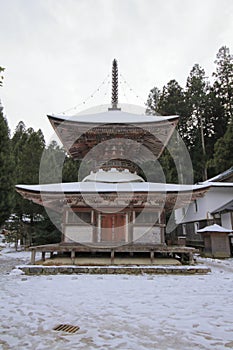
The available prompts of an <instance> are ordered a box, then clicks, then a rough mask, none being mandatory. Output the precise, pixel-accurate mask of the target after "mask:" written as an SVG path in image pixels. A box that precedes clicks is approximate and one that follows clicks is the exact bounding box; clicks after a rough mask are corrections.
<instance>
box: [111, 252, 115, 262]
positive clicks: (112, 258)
mask: <svg viewBox="0 0 233 350" xmlns="http://www.w3.org/2000/svg"><path fill="white" fill-rule="evenodd" d="M114 257H115V251H114V249H112V250H111V264H114Z"/></svg>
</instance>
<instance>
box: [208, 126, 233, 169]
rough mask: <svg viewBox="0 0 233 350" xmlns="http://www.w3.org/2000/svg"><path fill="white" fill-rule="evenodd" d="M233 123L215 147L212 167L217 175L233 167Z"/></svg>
mask: <svg viewBox="0 0 233 350" xmlns="http://www.w3.org/2000/svg"><path fill="white" fill-rule="evenodd" d="M232 140H233V121H231V122H230V124H229V125H228V127H227V131H226V133H225V135H224V136H223V137H221V138H220V139H219V140H218V141H217V142H216V144H215V147H214V159H213V161H212V165H213V166H214V168H215V173H216V174H218V173H221V172H223V171H225V170H227V169H228V168H230V167H232V165H233V142H232Z"/></svg>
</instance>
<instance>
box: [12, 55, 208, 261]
mask: <svg viewBox="0 0 233 350" xmlns="http://www.w3.org/2000/svg"><path fill="white" fill-rule="evenodd" d="M48 118H49V121H50V123H51V125H52V127H53V128H54V130H55V132H56V134H57V135H58V137H59V139H60V140H61V142H62V144H63V145H64V147H65V149H66V150H67V152H68V154H69V155H70V156H71V157H72V158H73V159H74V160H80V161H82V162H85V163H87V164H89V165H90V164H91V172H90V173H89V175H87V176H86V177H85V178H84V179H82V181H79V182H75V183H55V184H39V185H17V186H16V190H17V191H18V192H19V193H20V194H21V195H22V196H23V197H24V198H26V199H29V200H31V201H33V202H35V203H37V204H40V205H43V206H44V207H45V208H46V207H47V208H52V209H53V210H55V211H57V212H60V213H61V215H62V241H61V243H60V244H54V245H45V246H37V247H32V248H31V249H32V263H34V262H35V254H36V252H37V251H40V252H42V258H43V259H44V257H45V252H50V253H51V254H53V253H54V252H70V253H71V258H72V260H73V262H74V261H75V257H76V256H77V255H79V254H82V253H83V252H85V253H93V252H95V253H96V252H105V253H109V254H110V256H111V262H112V263H114V258H115V256H116V254H118V253H121V254H122V253H124V254H129V255H130V256H132V255H133V254H134V253H135V254H136V253H142V252H143V253H145V254H147V253H148V254H149V256H150V259H151V262H152V263H153V260H154V257H155V256H156V254H160V255H161V254H163V255H166V254H167V255H168V254H171V253H172V254H180V256H181V257H182V258H184V257H185V256H186V257H187V256H188V259H189V261H190V262H191V261H192V252H193V250H192V248H187V247H174V246H173V247H172V246H167V244H166V242H165V229H166V222H165V214H166V212H171V211H172V210H174V209H176V208H180V207H183V206H185V205H187V203H189V202H190V201H191V200H195V199H196V198H198V197H200V196H203V195H204V193H205V192H206V190H207V186H203V185H202V186H201V185H178V184H166V183H152V182H148V181H145V176H143V171H142V168H141V166H140V165H141V164H142V163H143V162H145V161H146V160H147V159H148V157H149V158H151V157H152V158H153V159H154V160H156V159H158V158H159V157H160V155H161V154H162V152H163V150H164V148H165V147H166V145H167V143H168V141H169V139H170V137H171V135H172V134H173V132H174V129H175V127H176V125H177V123H178V120H179V116H177V115H172V116H158V115H146V114H143V113H141V114H135V113H129V112H126V111H123V110H122V109H121V108H120V105H119V104H118V67H117V61H116V60H114V61H113V66H112V101H111V106H110V107H109V108H107V109H106V110H105V111H100V112H98V113H84V114H76V115H74V116H69V117H68V116H65V115H48Z"/></svg>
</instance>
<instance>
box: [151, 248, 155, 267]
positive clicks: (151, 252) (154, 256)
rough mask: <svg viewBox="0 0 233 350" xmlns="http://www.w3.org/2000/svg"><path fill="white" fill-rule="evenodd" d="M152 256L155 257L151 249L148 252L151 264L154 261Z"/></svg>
mask: <svg viewBox="0 0 233 350" xmlns="http://www.w3.org/2000/svg"><path fill="white" fill-rule="evenodd" d="M154 257H155V252H154V251H153V250H151V252H150V261H151V264H153V263H154Z"/></svg>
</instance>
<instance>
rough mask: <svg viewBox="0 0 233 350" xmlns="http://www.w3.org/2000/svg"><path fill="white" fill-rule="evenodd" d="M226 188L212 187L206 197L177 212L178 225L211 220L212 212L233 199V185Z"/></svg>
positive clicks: (229, 184) (227, 184)
mask: <svg viewBox="0 0 233 350" xmlns="http://www.w3.org/2000/svg"><path fill="white" fill-rule="evenodd" d="M225 185H226V186H224V187H223V186H220V187H217V186H211V187H210V189H209V190H208V191H207V193H206V194H205V196H204V197H202V198H198V199H197V200H196V201H195V202H192V203H190V204H189V206H186V207H184V208H181V209H177V210H176V211H175V220H176V223H177V224H180V223H187V222H194V221H201V220H207V219H211V218H212V216H211V214H210V213H211V212H212V211H214V210H216V209H218V208H219V207H221V206H223V205H225V204H226V203H228V202H229V201H231V200H232V199H233V184H231V183H225Z"/></svg>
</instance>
